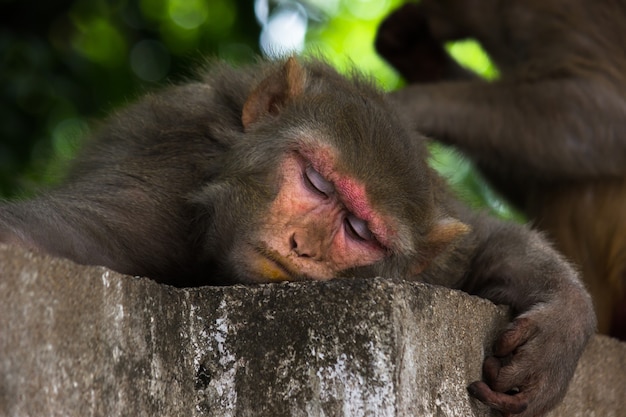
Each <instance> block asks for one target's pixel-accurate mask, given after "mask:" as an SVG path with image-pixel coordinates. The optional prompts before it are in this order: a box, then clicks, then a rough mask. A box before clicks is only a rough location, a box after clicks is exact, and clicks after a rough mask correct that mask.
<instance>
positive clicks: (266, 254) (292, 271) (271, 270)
mask: <svg viewBox="0 0 626 417" xmlns="http://www.w3.org/2000/svg"><path fill="white" fill-rule="evenodd" d="M253 249H254V253H255V254H256V255H259V257H258V258H257V259H255V260H253V261H252V262H251V264H252V265H253V267H254V269H255V270H256V272H258V273H260V274H261V276H262V277H263V278H267V279H269V280H270V281H309V280H310V278H308V277H307V276H306V275H304V274H303V273H302V272H300V271H298V269H297V268H296V267H295V266H293V265H291V264H290V263H289V262H287V261H286V259H284V257H282V256H281V255H280V254H279V253H278V252H276V251H275V250H273V249H270V248H268V247H267V246H266V245H264V244H257V245H253Z"/></svg>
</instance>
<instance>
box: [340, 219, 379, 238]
mask: <svg viewBox="0 0 626 417" xmlns="http://www.w3.org/2000/svg"><path fill="white" fill-rule="evenodd" d="M344 225H345V226H344V227H345V230H346V232H347V233H348V235H349V236H350V237H351V238H353V239H354V240H358V241H362V242H370V241H372V240H375V238H374V235H373V234H372V232H371V231H370V229H369V227H367V222H366V221H365V220H363V219H360V218H358V217H356V216H355V215H354V214H348V215H347V216H346V218H345V220H344Z"/></svg>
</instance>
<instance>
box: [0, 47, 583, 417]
mask: <svg viewBox="0 0 626 417" xmlns="http://www.w3.org/2000/svg"><path fill="white" fill-rule="evenodd" d="M425 143H426V139H425V138H424V137H422V136H420V135H419V134H418V133H416V132H411V131H409V130H408V129H407V128H406V127H405V125H404V124H403V123H402V122H401V121H400V119H399V118H398V117H397V115H396V113H395V111H394V110H393V108H392V107H391V105H390V104H389V103H388V101H387V98H386V97H385V95H384V94H383V93H382V92H381V91H380V90H379V89H378V88H377V87H376V86H375V84H374V82H373V81H372V80H371V79H369V78H368V77H366V76H364V75H361V74H359V73H358V72H357V71H355V72H354V73H353V74H352V75H349V76H344V75H340V74H339V73H338V72H336V71H335V70H334V69H332V68H331V67H330V66H329V65H328V64H325V63H324V62H323V61H322V60H319V59H314V58H296V57H289V58H286V59H285V60H279V61H263V62H259V63H257V64H255V65H251V66H249V67H248V66H244V67H239V68H233V67H231V66H229V65H228V64H226V63H222V62H215V63H213V64H212V65H210V66H209V69H208V70H207V71H206V72H204V73H202V74H201V75H199V76H198V79H197V80H195V81H189V82H187V83H183V84H180V85H173V86H170V87H166V88H164V89H163V90H161V91H157V92H155V93H151V94H148V95H147V96H145V97H143V98H142V99H140V100H138V101H137V102H135V103H134V104H130V105H129V106H128V107H126V108H124V109H122V110H119V111H118V112H117V113H116V114H114V115H112V116H110V118H108V119H107V120H106V121H105V122H104V123H102V125H101V126H100V127H99V128H98V129H97V130H96V133H95V135H94V136H93V137H92V138H91V139H90V140H89V141H88V143H87V145H86V146H85V148H84V149H83V151H82V153H81V154H80V155H79V156H78V157H77V159H76V160H75V161H74V163H73V165H72V167H71V168H70V169H69V173H68V176H67V179H65V181H64V182H63V183H61V184H60V185H58V186H57V187H56V188H52V189H50V190H48V191H46V192H43V193H41V194H40V195H39V196H36V197H33V198H31V199H24V200H21V201H19V200H18V201H6V202H4V203H2V204H0V241H2V242H5V243H11V244H16V245H20V246H23V247H26V248H29V249H31V250H34V251H39V252H45V253H49V254H52V255H55V256H59V257H65V258H69V259H71V260H73V261H75V262H78V263H81V264H94V265H104V266H107V267H109V268H111V269H114V270H116V271H119V272H122V273H126V274H131V275H144V276H148V277H150V278H152V279H154V280H155V281H157V282H162V283H166V284H170V285H175V286H179V287H180V286H200V285H229V284H234V283H243V284H250V285H252V284H256V283H272V282H278V281H312V280H318V281H320V280H328V279H334V278H336V279H340V278H345V279H350V278H367V277H373V276H390V277H399V278H403V279H406V280H408V281H422V282H426V283H430V284H435V285H444V286H447V287H450V288H454V289H459V290H463V291H466V292H467V293H470V294H474V295H477V296H481V297H484V298H487V299H489V300H492V301H493V302H495V303H499V304H507V305H509V306H510V307H511V309H512V312H513V318H512V320H511V322H510V324H509V325H508V327H507V328H506V329H504V331H503V333H502V334H501V336H499V338H498V340H497V342H496V344H495V347H494V351H493V354H492V355H490V356H489V357H487V358H486V359H485V362H484V374H485V380H484V381H475V382H473V383H471V384H470V385H469V388H468V390H469V393H470V394H471V395H472V396H474V397H476V398H477V399H479V400H480V401H482V402H484V403H485V404H487V405H488V406H490V407H492V408H494V409H496V410H501V411H502V412H504V413H519V414H520V415H522V416H531V415H535V414H536V413H537V412H540V411H543V410H548V409H551V408H552V407H554V406H555V405H556V404H557V403H558V402H559V401H560V400H561V399H562V398H563V396H564V394H565V390H566V388H567V385H568V383H569V381H570V379H571V377H572V375H573V372H574V369H575V367H576V363H577V361H578V358H579V357H580V355H581V353H582V351H583V349H584V347H585V345H586V343H587V341H588V339H589V338H590V336H591V335H592V334H593V332H594V331H595V316H594V313H593V306H592V304H591V299H590V297H589V294H588V293H587V292H586V290H585V289H584V287H583V286H582V284H581V282H580V280H579V279H578V275H577V272H576V271H575V269H574V268H573V267H572V266H571V265H570V264H569V263H568V262H567V261H566V260H565V259H564V258H563V257H562V256H561V255H560V254H559V253H558V252H557V251H555V250H554V249H553V248H552V247H551V246H550V245H549V244H548V243H547V242H546V240H545V239H544V238H543V237H542V236H541V235H540V233H538V232H535V231H532V230H530V229H528V228H526V227H525V226H523V225H518V224H514V223H506V222H503V221H501V220H498V219H495V218H492V217H488V216H486V215H485V214H483V213H480V212H474V211H471V210H469V209H468V208H466V207H465V206H463V205H462V204H461V203H460V202H459V201H458V200H456V199H455V198H454V197H453V196H452V194H451V193H450V192H449V191H448V190H447V187H446V185H445V183H444V181H443V179H442V178H440V177H439V176H438V175H437V174H436V173H435V171H434V170H433V169H432V168H431V167H430V166H429V164H428V160H427V158H428V151H427V149H426V145H425ZM573 318H575V320H574V319H573Z"/></svg>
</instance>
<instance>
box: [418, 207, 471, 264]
mask: <svg viewBox="0 0 626 417" xmlns="http://www.w3.org/2000/svg"><path fill="white" fill-rule="evenodd" d="M470 230H471V228H470V227H469V226H468V225H466V224H465V223H462V222H460V221H459V220H457V219H454V218H451V217H447V218H444V219H440V220H438V221H437V223H436V224H435V225H434V226H433V228H432V229H431V230H430V232H429V233H428V235H427V237H426V244H425V247H424V248H422V249H421V256H420V257H419V260H418V261H417V262H416V263H415V264H414V265H413V268H412V269H411V273H412V274H413V275H419V273H421V272H422V271H423V270H424V269H426V267H428V265H429V264H430V263H431V262H432V261H433V260H434V259H435V258H436V257H437V256H438V255H440V254H441V253H442V252H443V251H445V250H446V249H447V248H448V247H449V246H450V245H451V244H453V243H454V242H456V241H457V240H459V239H461V238H462V237H463V236H465V235H466V234H467V233H469V232H470Z"/></svg>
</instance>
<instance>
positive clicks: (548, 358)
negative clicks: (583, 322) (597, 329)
mask: <svg viewBox="0 0 626 417" xmlns="http://www.w3.org/2000/svg"><path fill="white" fill-rule="evenodd" d="M529 316H530V317H529ZM532 316H533V314H532V313H531V314H527V315H525V316H521V317H520V318H518V319H516V320H515V321H513V323H511V324H510V325H509V327H508V328H507V329H506V330H505V331H504V332H503V334H502V335H501V336H500V338H499V339H498V340H497V341H496V343H495V346H494V351H493V356H490V357H488V358H487V359H485V362H484V364H483V377H484V382H483V381H477V382H474V383H472V384H471V385H470V386H469V387H468V391H469V393H470V394H471V395H472V396H473V397H475V398H477V399H478V400H480V401H481V402H483V403H485V404H486V405H488V406H490V407H491V408H493V409H496V410H498V411H500V412H501V413H502V414H503V415H504V416H505V417H508V416H511V415H514V414H515V415H520V417H521V416H524V417H531V416H540V415H543V413H545V412H547V411H548V410H550V409H551V408H553V407H554V406H555V405H556V404H558V403H559V402H560V401H561V400H562V398H563V397H564V396H565V392H566V390H567V386H568V384H569V381H570V379H571V377H572V375H573V373H574V369H575V368H576V364H577V362H578V358H579V357H580V354H581V353H582V350H583V348H584V346H585V344H586V341H587V338H586V337H585V335H583V334H580V333H578V332H576V330H578V329H574V334H572V333H569V331H570V330H572V329H567V328H561V329H559V328H557V327H556V326H554V323H550V324H549V325H548V326H545V327H544V326H540V325H538V321H537V320H536V318H534V317H533V318H531V317H532ZM539 316H542V314H541V313H540V314H539ZM564 327H567V326H564ZM576 333H578V335H576Z"/></svg>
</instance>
